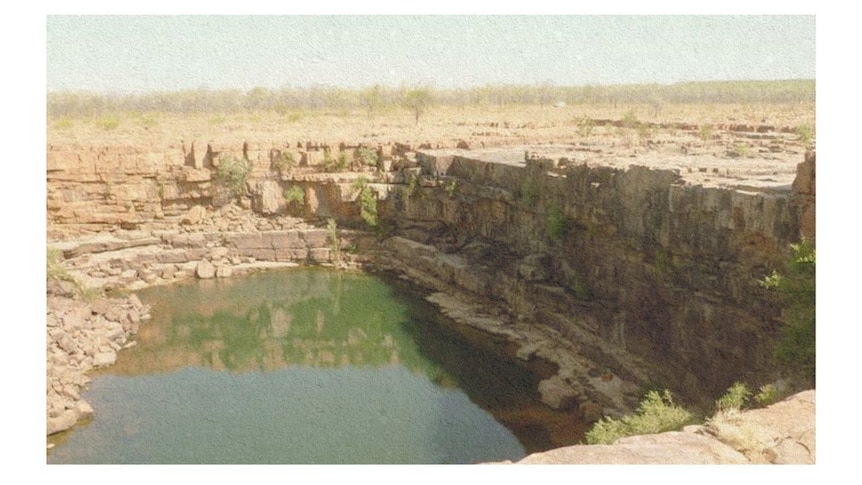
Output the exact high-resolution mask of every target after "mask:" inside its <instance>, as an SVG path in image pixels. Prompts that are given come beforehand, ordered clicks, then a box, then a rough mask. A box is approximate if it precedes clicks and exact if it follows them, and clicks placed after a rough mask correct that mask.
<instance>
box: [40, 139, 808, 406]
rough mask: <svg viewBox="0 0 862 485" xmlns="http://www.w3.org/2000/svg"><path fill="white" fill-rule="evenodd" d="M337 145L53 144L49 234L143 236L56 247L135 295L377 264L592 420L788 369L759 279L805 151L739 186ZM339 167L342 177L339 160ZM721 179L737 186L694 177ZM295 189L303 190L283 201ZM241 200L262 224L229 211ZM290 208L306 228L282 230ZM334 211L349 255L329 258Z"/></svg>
mask: <svg viewBox="0 0 862 485" xmlns="http://www.w3.org/2000/svg"><path fill="white" fill-rule="evenodd" d="M337 145H338V149H337V150H336V149H335V146H337ZM341 145H344V144H341ZM332 147H333V148H332V149H331V150H330V151H327V149H326V148H325V147H324V148H323V149H319V147H318V148H314V147H311V148H310V147H309V146H308V145H307V144H306V145H305V146H302V147H298V148H295V149H294V148H284V149H283V150H281V149H280V150H279V151H278V153H275V152H273V151H272V149H271V147H264V146H255V145H254V144H251V145H248V144H246V146H244V147H243V148H242V150H241V151H240V148H239V147H221V146H217V145H213V146H211V147H210V149H209V150H208V151H209V152H210V153H211V156H210V157H209V159H208V161H207V163H206V164H204V163H202V162H201V161H199V160H197V159H195V156H194V154H193V153H192V152H191V150H189V151H187V150H186V148H185V147H182V148H180V147H174V148H175V150H174V152H175V153H174V152H171V153H168V154H162V153H144V152H146V150H144V152H141V151H140V150H132V149H123V148H110V149H109V148H105V149H99V150H94V149H91V150H89V151H82V150H77V149H73V148H74V147H73V148H70V149H68V150H65V151H51V150H49V152H48V174H47V176H48V177H47V178H48V201H47V202H48V234H49V240H52V239H54V240H61V239H67V238H71V237H77V236H78V235H79V233H85V232H87V231H93V230H97V231H109V230H114V229H117V228H121V229H124V230H126V231H127V232H128V231H130V230H132V229H134V230H135V231H136V232H137V233H140V234H139V237H136V238H127V237H123V238H120V239H121V240H115V239H112V238H110V237H105V238H102V239H101V240H98V239H97V240H93V241H91V242H90V243H86V244H90V245H89V246H86V245H84V244H73V245H68V246H62V245H60V247H62V248H64V249H65V257H66V258H67V259H69V258H78V263H77V268H78V270H77V271H76V272H75V273H74V274H75V276H80V277H81V278H82V279H84V281H83V282H84V283H87V282H89V281H94V280H97V279H99V278H102V279H108V278H113V280H110V281H111V283H110V284H109V285H108V286H110V285H113V284H115V283H116V282H115V281H114V280H117V281H119V283H116V284H118V285H119V286H122V287H125V288H129V287H131V288H132V289H134V284H136V282H139V283H137V284H138V285H147V284H154V283H158V282H160V281H161V280H165V281H170V280H173V279H176V278H180V277H184V276H185V277H195V276H197V277H211V276H212V277H220V275H221V276H222V277H224V276H227V275H228V274H231V273H233V274H235V273H238V272H241V270H242V267H243V265H245V264H251V263H257V264H259V263H260V262H261V261H271V262H279V263H282V262H299V263H329V262H334V260H335V259H336V257H343V258H345V259H350V260H351V261H352V262H357V263H362V262H364V261H365V260H366V256H367V257H373V260H374V261H375V263H376V264H377V265H379V266H383V267H388V268H391V269H394V270H397V271H399V272H401V273H402V274H404V275H405V276H407V277H409V278H410V279H413V280H415V281H417V282H419V283H420V284H423V285H424V286H426V287H427V288H429V289H431V290H432V292H433V294H432V296H431V297H430V299H432V301H435V302H436V303H437V304H438V305H439V306H440V307H441V308H442V309H443V311H444V312H447V313H448V314H450V315H451V316H453V318H455V319H456V320H459V321H462V322H466V323H468V324H472V325H475V326H478V327H481V328H484V329H486V330H488V331H492V332H496V333H500V334H504V335H507V336H508V337H509V338H510V339H511V340H512V341H514V342H516V343H518V344H519V348H520V350H519V351H518V356H519V357H521V358H525V359H530V358H533V357H541V358H546V359H548V360H551V361H552V362H555V363H557V364H558V365H559V366H560V371H559V373H558V374H557V375H556V376H555V377H553V378H552V379H549V380H546V381H545V382H543V384H542V386H541V389H540V392H541V393H542V396H543V399H544V400H545V402H546V403H548V404H549V405H551V406H553V407H560V408H563V407H570V406H578V407H579V408H580V409H581V410H582V411H583V414H584V415H585V416H589V417H591V420H593V419H596V418H597V417H598V416H600V415H601V414H608V413H618V412H622V411H625V410H630V409H631V408H632V407H633V406H634V405H635V404H636V402H637V399H638V398H639V397H640V395H639V392H640V390H642V389H643V387H644V386H646V385H661V386H664V387H667V388H669V389H671V390H673V391H674V392H675V393H677V394H678V395H680V396H683V397H685V398H687V399H689V400H692V401H696V400H697V399H703V400H706V401H709V400H711V399H714V398H715V397H716V396H718V395H720V394H721V393H722V392H723V391H724V390H725V389H726V388H727V387H728V386H729V385H730V384H731V383H733V381H736V380H743V381H747V382H748V383H749V384H751V385H759V384H762V383H765V382H767V381H771V380H774V379H776V378H779V377H788V376H781V375H780V374H779V369H778V368H777V367H776V366H775V365H774V364H773V362H772V360H771V358H770V355H771V346H772V344H773V342H774V341H775V338H776V336H777V333H778V330H779V328H780V325H781V324H780V316H781V308H780V307H779V305H778V302H777V300H776V295H774V294H772V293H771V292H769V291H768V290H765V289H763V288H761V286H760V284H759V280H760V279H761V278H763V277H764V276H765V275H767V274H769V273H770V272H771V271H772V270H773V269H777V268H780V267H781V266H782V265H783V262H784V261H785V260H786V258H787V256H788V255H789V244H790V243H793V242H797V241H799V240H800V238H801V237H802V236H806V237H809V238H813V237H814V235H815V234H814V213H815V210H814V207H815V204H814V199H815V190H814V185H815V183H814V172H815V170H814V165H815V160H814V155H813V153H811V154H809V155H807V156H806V159H805V161H804V162H803V163H801V164H799V166H798V168H797V167H796V166H795V165H796V163H797V162H791V163H790V164H789V166H790V168H791V170H790V171H789V173H790V175H789V179H787V180H786V183H785V180H784V178H782V177H785V176H786V174H783V173H781V174H780V173H779V172H778V170H784V168H782V167H783V165H781V164H782V163H783V164H784V165H788V164H787V163H786V162H784V161H781V160H778V161H775V160H768V161H761V162H762V165H763V166H768V167H767V169H766V170H767V172H766V173H765V175H763V176H760V175H758V176H756V177H755V176H752V177H751V178H750V180H743V179H744V178H745V176H744V175H743V176H740V177H739V179H738V180H737V179H735V178H734V177H733V176H732V172H733V170H736V169H737V167H736V166H732V167H731V166H729V165H722V166H721V168H719V167H718V165H716V166H715V167H714V168H708V167H706V166H704V167H700V168H699V167H696V166H694V168H691V167H690V168H689V170H688V171H686V170H684V169H683V170H680V169H679V168H673V167H667V161H668V160H676V159H677V158H680V157H682V156H681V155H674V156H673V157H672V156H670V155H667V156H665V155H664V154H658V155H652V157H653V158H661V160H659V162H661V163H664V164H665V165H661V163H659V164H658V165H659V166H657V165H656V164H651V165H650V166H646V165H645V166H638V165H636V164H637V163H639V162H638V159H637V158H632V159H628V158H625V161H626V163H625V164H624V165H622V164H620V163H618V160H617V161H616V162H615V161H614V160H610V159H609V161H608V163H605V161H602V162H598V163H592V162H591V163H589V164H587V163H586V162H584V163H580V162H578V163H574V162H573V161H572V160H568V159H563V158H561V159H558V160H557V159H553V158H539V157H532V156H531V155H529V153H527V154H526V156H525V154H524V150H522V151H521V156H522V158H520V159H518V160H514V161H513V160H512V159H511V158H506V157H502V158H499V157H497V156H496V155H495V154H494V153H481V152H480V151H475V152H474V151H470V150H464V149H460V150H449V151H446V150H442V151H438V150H420V151H418V152H414V151H411V150H412V148H411V147H405V146H404V145H401V144H394V145H390V146H382V147H376V148H375V150H376V153H377V156H378V159H379V161H378V163H377V165H376V166H369V165H363V160H364V159H363V158H362V154H361V151H360V150H359V147H350V146H347V145H344V146H340V145H339V144H332ZM231 149H233V151H231ZM199 151H203V150H199ZM509 151H510V152H511V149H510V150H509ZM285 153H289V154H290V155H289V156H287V155H285ZM327 153H328V155H327ZM342 153H344V154H347V155H345V156H343V157H342V156H341V154H342ZM231 154H233V156H234V157H235V158H240V157H242V158H243V159H246V160H249V162H250V163H251V168H252V170H251V173H250V175H249V180H248V183H247V184H246V186H245V187H244V189H245V191H246V194H245V195H242V196H239V197H233V196H230V195H228V196H227V199H226V198H225V197H226V196H225V194H224V189H223V188H222V187H219V184H218V182H217V180H216V176H215V174H216V171H217V166H218V165H219V164H220V163H221V159H224V157H226V156H231ZM189 156H191V159H189ZM569 156H570V157H571V155H569ZM590 156H592V155H590ZM220 157H221V159H220ZM674 157H676V158H674ZM340 159H341V160H344V161H346V164H347V168H344V169H333V168H332V164H333V163H336V162H334V161H338V160H340ZM680 159H682V160H684V161H685V160H688V161H691V160H694V161H693V162H687V163H695V164H696V163H698V162H697V160H699V159H696V158H693V157H682V158H680ZM189 160H191V161H189ZM287 160H290V161H291V162H290V163H294V165H291V166H289V167H287V168H285V166H284V165H283V163H282V162H280V161H287ZM629 160H630V162H631V163H634V164H635V165H631V166H629V163H628V161H629ZM704 160H706V159H704ZM800 161H801V160H800ZM708 162H709V163H715V164H718V163H719V162H720V163H727V164H730V163H734V164H738V165H744V164H746V163H756V162H752V161H741V162H740V161H728V160H724V159H715V158H709V159H708ZM284 163H287V162H284ZM615 163H616V164H615ZM704 163H706V162H704ZM349 168H352V169H353V171H350V172H346V171H344V170H346V169H349ZM721 176H724V177H725V179H727V180H729V181H730V182H732V183H728V184H725V185H722V184H716V183H713V182H709V183H706V182H705V181H707V180H708V179H715V178H720V177H721ZM692 177H699V178H697V179H696V180H694V179H693V178H692ZM758 177H759V178H758ZM794 177H795V178H794ZM359 178H363V179H364V181H363V183H365V184H366V187H367V189H368V190H370V193H371V194H372V195H373V199H375V200H376V201H377V210H378V213H379V215H380V220H381V225H380V227H379V228H378V230H377V232H378V234H377V235H376V237H377V238H379V239H380V241H381V242H380V244H373V241H374V240H375V238H374V237H369V236H368V234H367V233H348V232H346V231H343V229H344V228H360V227H362V224H363V222H362V219H360V205H361V203H362V198H360V197H359V190H358V189H357V180H358V179H359ZM785 178H786V177H785ZM293 187H299V189H300V192H301V193H302V197H301V200H297V199H289V198H288V197H287V195H286V194H287V191H288V190H289V189H292V188H293ZM231 199H233V200H234V201H235V202H236V203H237V204H238V205H234V204H231V203H229V202H231ZM366 200H367V199H366ZM249 211H250V212H254V213H255V214H256V216H257V218H255V219H250V218H247V217H243V216H241V215H240V214H238V213H237V212H245V213H248V212H249ZM285 215H291V216H297V217H305V218H307V220H308V222H309V223H308V224H305V225H304V226H303V227H301V228H293V227H289V226H285V225H282V224H281V222H279V218H280V217H281V216H285ZM328 218H334V219H336V220H337V221H338V224H339V228H340V229H339V232H340V234H341V236H340V237H341V238H342V239H343V241H341V243H340V244H343V247H344V249H345V251H335V253H334V252H333V250H334V249H335V248H336V246H334V245H333V241H332V240H331V239H330V236H329V234H328V232H327V230H326V229H325V228H324V227H323V226H324V225H325V224H323V221H324V220H325V219H328ZM315 221H316V222H315ZM345 234H347V236H345ZM363 234H364V235H363ZM348 247H349V249H350V251H346V249H348ZM372 248H373V249H372ZM123 251H125V253H123ZM82 258H83V259H86V260H87V261H86V262H85V261H83V259H82ZM204 261H205V262H204ZM132 270H134V271H132ZM88 278H89V279H88ZM118 278H119V280H118ZM123 278H125V279H126V280H128V281H125V280H123ZM120 280H123V281H120ZM95 283H96V284H102V283H104V282H103V281H102V282H99V281H96V282H95Z"/></svg>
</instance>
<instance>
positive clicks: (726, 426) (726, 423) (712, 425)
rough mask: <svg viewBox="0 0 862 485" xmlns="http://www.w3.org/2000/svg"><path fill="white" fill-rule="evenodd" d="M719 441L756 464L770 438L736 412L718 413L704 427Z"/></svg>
mask: <svg viewBox="0 0 862 485" xmlns="http://www.w3.org/2000/svg"><path fill="white" fill-rule="evenodd" d="M704 426H705V428H706V430H707V431H708V432H709V433H711V434H712V435H714V436H715V437H716V438H717V439H718V440H719V441H721V442H723V443H725V444H727V445H728V446H730V447H732V448H734V449H735V450H737V451H739V452H740V453H742V454H743V455H745V456H746V457H747V458H748V459H749V460H752V461H753V462H755V463H757V462H758V461H759V460H760V459H761V458H762V457H763V454H764V453H763V452H764V450H766V449H767V448H769V447H770V446H771V445H772V443H771V438H770V437H769V436H768V435H764V433H763V432H762V430H761V429H760V428H759V427H757V426H756V425H753V424H751V423H749V422H747V421H746V420H745V418H744V416H743V414H742V413H741V412H740V411H738V410H728V411H719V412H717V413H716V414H715V415H714V416H713V417H712V418H710V419H709V420H708V421H707V422H706V424H705V425H704Z"/></svg>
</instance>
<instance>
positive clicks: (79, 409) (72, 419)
mask: <svg viewBox="0 0 862 485" xmlns="http://www.w3.org/2000/svg"><path fill="white" fill-rule="evenodd" d="M49 288H50V285H49ZM148 318H149V313H148V309H147V308H146V307H145V306H144V305H143V304H142V303H141V301H140V300H139V299H138V298H137V297H136V296H135V295H130V296H129V297H126V298H123V299H110V298H104V297H102V298H99V299H96V300H94V301H92V302H89V301H83V300H81V299H73V298H68V297H64V296H58V295H54V294H51V293H49V295H48V312H47V368H48V388H47V412H48V414H47V418H48V421H47V434H49V435H51V434H54V433H57V432H60V431H64V430H66V429H69V428H71V427H72V426H74V425H75V424H76V423H77V422H78V421H80V420H83V419H86V418H89V417H90V416H92V414H93V408H92V407H90V405H89V404H88V403H87V402H86V401H84V400H82V399H81V392H82V390H83V389H84V388H85V387H86V385H87V384H88V383H89V378H88V377H87V375H86V373H87V371H89V370H90V369H93V368H98V367H105V366H109V365H112V364H113V363H114V362H115V361H116V359H117V351H119V350H120V349H122V348H124V347H128V346H130V345H134V341H133V340H131V339H132V337H133V336H134V335H135V334H137V333H138V328H139V325H140V324H141V322H142V321H144V320H147V319H148Z"/></svg>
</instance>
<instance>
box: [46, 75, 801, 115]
mask: <svg viewBox="0 0 862 485" xmlns="http://www.w3.org/2000/svg"><path fill="white" fill-rule="evenodd" d="M815 86H816V83H815V81H814V80H787V81H718V82H688V83H677V84H671V85H654V84H652V85H651V84H641V85H612V86H548V85H546V84H543V85H533V86H528V85H517V86H512V85H499V86H491V85H488V86H482V87H476V88H459V89H434V90H433V91H432V90H431V89H430V88H422V87H419V88H413V89H409V90H406V91H405V89H404V88H389V87H383V86H372V87H370V88H364V89H355V90H348V89H343V88H327V87H322V86H312V87H295V88H291V87H287V88H281V89H268V88H262V87H258V88H254V89H250V90H248V91H241V90H236V89H224V90H210V89H206V88H201V89H193V90H184V91H174V92H153V93H143V94H138V95H118V94H99V93H91V92H72V91H58V92H49V93H48V96H47V108H48V115H49V116H94V115H98V114H102V113H119V112H162V113H169V112H173V113H186V114H188V113H234V112H236V111H237V110H244V111H271V112H273V113H276V114H278V115H279V116H280V117H282V118H286V120H287V121H288V122H289V123H295V122H297V121H299V120H300V119H301V118H302V117H303V114H304V113H306V112H309V111H329V112H332V111H337V110H343V109H356V110H361V111H362V113H363V118H365V119H366V120H367V119H368V118H369V117H370V116H371V115H372V114H374V113H377V112H381V111H384V110H388V109H391V108H394V107H398V106H407V107H408V109H410V110H411V112H413V114H414V116H415V111H414V109H415V107H414V106H413V104H412V102H411V99H410V98H412V97H414V96H416V95H415V94H410V93H411V92H412V91H417V90H418V91H422V90H424V91H426V93H427V94H428V95H430V97H431V98H433V100H434V102H435V104H438V105H440V106H457V107H465V106H498V107H510V106H519V105H520V106H526V105H532V106H539V105H547V104H548V102H553V101H561V102H564V103H566V105H568V106H582V105H602V106H605V107H607V106H616V105H628V106H631V105H643V106H648V107H650V109H651V110H653V114H654V115H655V103H656V99H660V100H661V107H662V110H663V111H665V112H666V111H668V107H669V106H671V105H679V104H730V103H739V104H742V105H752V104H757V103H766V104H776V103H800V102H813V101H814V99H815V90H816V89H815ZM424 97H425V94H423V95H422V96H421V97H420V98H424ZM423 104H424V101H423ZM425 106H426V107H427V105H425ZM419 114H420V115H421V114H422V113H421V112H420V113H419Z"/></svg>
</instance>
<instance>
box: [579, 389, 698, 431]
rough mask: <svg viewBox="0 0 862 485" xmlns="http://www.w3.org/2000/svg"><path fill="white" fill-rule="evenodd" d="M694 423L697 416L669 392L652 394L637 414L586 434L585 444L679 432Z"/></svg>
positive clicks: (604, 422)
mask: <svg viewBox="0 0 862 485" xmlns="http://www.w3.org/2000/svg"><path fill="white" fill-rule="evenodd" d="M694 422H695V417H694V415H693V414H692V413H691V412H689V411H688V410H686V409H685V408H683V407H681V406H679V405H677V404H676V403H674V401H673V396H672V395H671V393H670V391H668V390H667V389H665V390H664V391H663V392H659V391H649V392H648V393H647V394H646V396H645V397H644V399H643V400H642V401H641V403H640V405H639V406H638V409H637V414H634V415H628V416H623V417H622V418H620V419H613V418H604V419H602V420H601V421H599V422H597V423H596V424H595V425H593V428H592V429H590V430H589V431H588V432H587V434H586V440H587V443H588V444H591V445H599V444H611V443H613V442H615V441H616V440H618V439H620V438H623V437H626V436H635V435H643V434H655V433H663V432H665V431H676V430H679V429H682V428H683V427H684V426H686V425H689V424H692V423H694Z"/></svg>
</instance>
